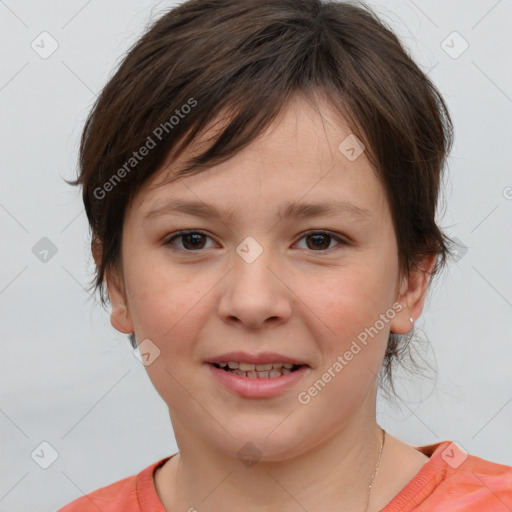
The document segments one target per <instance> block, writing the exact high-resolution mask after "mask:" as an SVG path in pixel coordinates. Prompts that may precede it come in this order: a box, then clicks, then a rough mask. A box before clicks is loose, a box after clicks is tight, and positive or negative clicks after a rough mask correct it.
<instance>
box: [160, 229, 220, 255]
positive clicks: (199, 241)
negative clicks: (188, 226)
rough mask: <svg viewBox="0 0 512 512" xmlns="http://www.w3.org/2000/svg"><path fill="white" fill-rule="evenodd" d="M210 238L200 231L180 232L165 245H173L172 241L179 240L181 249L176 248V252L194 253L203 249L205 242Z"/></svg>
mask: <svg viewBox="0 0 512 512" xmlns="http://www.w3.org/2000/svg"><path fill="white" fill-rule="evenodd" d="M207 238H210V237H209V236H207V235H205V234H204V233H202V232H201V231H182V232H180V233H177V234H176V235H174V236H173V237H171V238H170V239H169V240H168V241H167V242H165V245H170V246H173V245H174V241H175V240H177V239H181V243H182V247H177V250H182V251H188V252H191V251H195V250H200V249H204V248H205V240H206V239H207Z"/></svg>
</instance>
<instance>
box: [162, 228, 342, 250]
mask: <svg viewBox="0 0 512 512" xmlns="http://www.w3.org/2000/svg"><path fill="white" fill-rule="evenodd" d="M192 234H198V235H203V236H205V237H206V238H210V239H211V237H210V236H209V235H207V234H206V233H204V232H203V231H199V230H188V231H179V232H177V233H175V234H174V235H172V236H171V237H170V238H168V239H167V241H166V242H165V245H167V246H169V247H170V248H171V250H173V251H181V252H190V253H191V252H201V251H202V250H205V249H198V250H197V251H194V250H189V249H179V248H176V247H172V243H173V242H174V240H176V239H178V238H182V237H183V236H186V235H192ZM311 235H327V236H328V237H330V238H331V239H332V240H335V241H336V242H339V245H349V243H348V242H347V241H345V240H343V239H342V238H340V237H339V236H336V235H334V234H333V233H331V232H330V231H321V230H311V231H307V232H306V233H304V234H303V235H302V237H301V238H299V240H302V239H303V238H305V237H307V236H311ZM336 247H338V246H336ZM336 247H331V248H330V249H321V250H318V251H314V250H311V252H320V253H321V252H327V251H330V250H332V249H336Z"/></svg>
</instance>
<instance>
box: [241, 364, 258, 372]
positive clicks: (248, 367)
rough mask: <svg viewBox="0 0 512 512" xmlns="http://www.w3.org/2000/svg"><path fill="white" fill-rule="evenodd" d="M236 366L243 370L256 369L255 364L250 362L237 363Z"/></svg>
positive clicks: (250, 370)
mask: <svg viewBox="0 0 512 512" xmlns="http://www.w3.org/2000/svg"><path fill="white" fill-rule="evenodd" d="M238 368H240V370H242V371H243V372H252V371H253V370H255V369H256V365H255V364H251V363H239V364H238Z"/></svg>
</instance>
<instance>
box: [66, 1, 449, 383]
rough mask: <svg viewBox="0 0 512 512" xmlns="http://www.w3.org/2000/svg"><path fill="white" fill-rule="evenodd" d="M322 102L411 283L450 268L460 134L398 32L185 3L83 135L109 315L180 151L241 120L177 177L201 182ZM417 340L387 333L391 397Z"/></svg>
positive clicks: (312, 8) (314, 11)
mask: <svg viewBox="0 0 512 512" xmlns="http://www.w3.org/2000/svg"><path fill="white" fill-rule="evenodd" d="M317 93H323V94H324V96H325V97H327V98H328V100H329V102H330V104H331V105H332V107H333V108H334V109H336V110H337V112H339V114H340V115H342V116H343V117H344V118H345V119H346V120H347V122H348V123H349V126H350V127H351V130H352V133H354V134H355V135H356V136H357V137H358V138H359V139H360V140H361V141H362V142H363V143H364V145H365V147H366V155H367V157H368V158H369V160H370V162H371V164H372V166H373V167H374V170H375V172H376V174H377V176H378V178H379V179H380V182H381V183H382V185H383V187H384V190H385V193H386V197H387V199H388V202H389V205H390V208H391V212H392V218H393V223H394V227H395V233H396V236H397V244H398V248H397V249H398V258H399V266H400V272H401V275H408V273H409V272H410V270H411V269H412V268H415V267H416V266H417V265H418V263H419V262H420V261H421V260H422V258H424V257H425V256H427V255H434V254H435V255H436V263H435V267H434V270H433V272H432V275H434V274H436V273H437V272H438V270H439V269H441V268H442V267H444V265H445V263H446V259H447V256H448V255H450V254H451V251H450V247H449V242H451V240H450V239H449V238H448V237H447V236H446V235H445V234H444V233H443V232H442V231H441V230H440V228H439V227H438V225H437V223H436V218H435V216H436V207H437V202H438V195H439V192H440V181H441V174H442V170H443V167H444V163H445V158H446V156H447V154H448V153H449V151H450V149H451V145H452V137H453V127H452V123H451V119H450V115H449V113H448V110H447V107H446V105H445V103H444V101H443V98H442V97H441V95H440V93H439V92H438V90H437V89H436V87H435V86H434V85H433V83H432V82H431V81H430V79H429V78H428V76H426V74H425V73H423V72H422V71H421V70H420V69H419V67H418V66H417V65H416V64H415V63H414V61H413V60H412V59H411V57H410V56H409V54H408V53H407V51H406V50H405V49H404V47H403V46H402V45H401V43H400V42H399V40H398V38H397V37H396V35H395V34H394V33H393V32H392V30H391V29H390V28H388V27H387V26H386V25H385V23H384V22H383V21H382V20H380V19H379V17H378V16H377V15H376V14H375V13H374V12H373V11H372V10H371V9H370V8H369V7H368V6H367V5H365V4H364V3H362V2H359V3H358V4H355V3H349V2H340V1H322V0H244V1H240V0H188V1H186V2H184V3H182V4H181V5H178V6H176V7H175V8H172V9H170V10H169V11H168V12H166V13H164V14H163V15H162V16H161V17H159V18H158V19H157V20H156V22H154V23H153V24H152V26H150V27H149V28H148V29H147V30H146V32H145V33H144V35H143V36H142V37H141V38H140V39H139V40H138V41H137V42H136V43H135V44H134V45H133V46H132V48H130V50H129V52H128V53H127V55H126V57H125V58H124V60H123V61H122V63H121V64H120V66H119V68H118V69H117V71H116V72H115V74H114V75H113V76H112V78H111V79H110V80H109V82H108V83H107V84H106V86H105V87H104V89H103V90H102V92H101V94H100V95H99V97H98V98H97V100H96V102H95V105H94V107H93V109H92V110H91V112H90V113H89V116H88V118H87V121H86V124H85V127H84V130H83V133H82V138H81V144H80V155H79V175H78V179H77V180H75V181H72V182H68V183H69V184H72V185H81V186H82V187H83V201H84V205H85V210H86V213H87V217H88V220H89V223H90V227H91V232H92V244H98V245H99V246H100V247H101V248H102V251H101V261H100V262H99V264H98V265H97V267H96V274H95V278H94V281H93V282H92V284H91V286H92V287H93V288H94V291H96V290H97V289H99V290H100V295H101V302H102V304H103V305H105V303H106V302H108V301H109V299H108V295H107V294H105V289H104V284H103V283H104V276H105V272H106V270H107V269H114V270H116V269H117V270H119V269H120V268H122V267H121V266H120V264H121V258H120V256H121V254H120V250H121V237H122V231H123V220H124V215H125V212H126V209H127V206H128V205H129V204H130V201H131V200H132V199H133V197H134V196H135V194H136V193H137V191H139V190H140V188H141V187H142V186H143V184H144V183H145V182H147V181H148V179H149V178H150V177H151V176H152V175H154V173H155V172H156V171H157V170H158V169H159V167H160V166H161V165H162V163H163V162H164V160H165V159H166V157H167V156H168V155H169V153H170V152H171V151H172V152H173V153H174V154H175V156H176V157H178V156H179V155H180V154H181V153H182V152H183V151H184V150H185V149H186V148H187V147H189V146H190V145H191V143H192V142H193V141H194V140H196V138H197V136H198V135H199V134H201V133H203V131H204V130H205V129H206V128H207V127H208V126H210V125H211V123H212V121H213V120H214V119H217V118H218V116H219V115H220V114H221V113H223V112H229V113H230V114H232V116H231V119H230V122H229V124H227V126H226V127H225V128H224V130H223V131H221V132H219V134H218V135H217V136H216V137H215V138H214V140H213V143H212V144H211V146H210V147H209V148H207V150H205V151H204V152H203V153H202V154H199V155H195V156H194V158H192V159H190V160H189V161H188V162H187V163H188V165H187V166H185V167H183V168H182V169H180V170H179V172H176V173H175V174H174V177H173V179H177V178H179V177H183V176H186V175H192V174H197V173H199V172H201V171H203V170H205V169H207V168H209V167H211V166H213V165H217V164H219V163H222V162H224V161H226V160H228V159H229V158H231V157H232V156H233V155H235V154H236V153H237V152H238V151H240V150H241V149H243V148H244V147H246V146H247V145H248V144H250V143H251V141H253V140H254V139H255V138H256V137H257V135H258V134H260V133H261V132H262V131H263V130H264V129H265V128H266V127H267V126H268V125H269V124H270V123H271V122H272V121H273V120H274V119H275V118H276V116H277V115H278V114H279V113H280V111H281V110H282V109H284V108H285V107H286V105H287V102H288V100H290V98H291V97H292V95H295V94H301V95H302V96H303V97H304V98H305V99H306V100H308V101H313V98H315V97H316V94H317ZM185 106H187V108H185ZM157 135H158V136H157ZM150 140H151V141H152V143H153V144H152V143H151V142H150ZM149 146H151V149H150V150H149V151H145V152H144V153H145V156H144V157H143V158H140V159H139V158H135V156H134V152H137V151H139V150H140V149H141V148H143V147H146V148H148V147H149ZM128 163H129V164H128ZM132 164H133V165H132ZM130 167H131V168H133V169H134V170H133V171H132V170H131V169H130ZM123 169H124V170H123ZM130 171H131V172H130ZM130 339H131V342H132V345H133V347H134V348H135V346H136V340H135V337H134V335H132V336H131V338H130ZM409 341H410V337H409V338H408V337H407V336H400V335H397V334H395V333H390V337H389V340H388V347H387V350H386V355H385V359H384V364H383V374H384V375H383V376H384V377H387V381H388V384H389V385H390V387H391V389H392V390H393V391H394V388H393V382H392V368H391V363H392V362H393V361H394V360H398V359H400V358H401V353H402V352H401V351H403V350H404V349H405V348H406V347H407V346H408V344H409Z"/></svg>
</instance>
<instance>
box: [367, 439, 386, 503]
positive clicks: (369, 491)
mask: <svg viewBox="0 0 512 512" xmlns="http://www.w3.org/2000/svg"><path fill="white" fill-rule="evenodd" d="M381 430H382V443H381V445H380V452H379V460H378V461H377V465H376V466H375V471H374V472H373V476H372V481H371V482H370V485H369V486H368V499H367V501H366V508H365V509H364V512H368V506H369V505H370V493H371V492H372V485H373V481H374V480H375V475H376V474H377V470H378V469H379V466H380V459H381V457H382V449H383V448H384V440H385V439H386V431H385V430H384V429H381Z"/></svg>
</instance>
